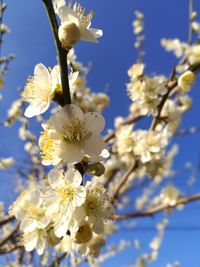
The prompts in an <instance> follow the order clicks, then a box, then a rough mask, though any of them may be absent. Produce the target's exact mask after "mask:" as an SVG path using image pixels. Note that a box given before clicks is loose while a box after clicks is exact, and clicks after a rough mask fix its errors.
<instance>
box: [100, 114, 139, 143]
mask: <svg viewBox="0 0 200 267" xmlns="http://www.w3.org/2000/svg"><path fill="white" fill-rule="evenodd" d="M143 117H144V116H142V115H136V116H130V117H128V118H127V119H126V120H125V121H124V122H123V123H122V124H121V125H120V127H121V126H125V125H129V124H132V123H135V122H137V121H138V120H140V119H142V118H143ZM115 134H116V131H114V130H113V131H112V132H110V133H109V134H107V135H106V136H105V137H104V141H105V142H106V143H108V142H109V141H110V140H112V139H113V138H115Z"/></svg>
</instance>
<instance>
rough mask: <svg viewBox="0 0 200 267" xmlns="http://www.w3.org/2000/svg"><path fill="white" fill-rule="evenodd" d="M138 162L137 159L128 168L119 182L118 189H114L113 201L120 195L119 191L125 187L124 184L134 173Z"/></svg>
mask: <svg viewBox="0 0 200 267" xmlns="http://www.w3.org/2000/svg"><path fill="white" fill-rule="evenodd" d="M137 165H138V162H137V161H135V162H134V163H133V164H132V165H131V166H130V168H129V169H128V171H127V172H126V173H125V174H124V176H123V177H122V180H121V182H120V183H119V185H118V187H117V188H116V190H115V191H114V193H113V195H112V199H111V203H114V201H115V199H116V198H117V197H118V195H119V192H120V190H121V188H122V187H123V185H124V184H126V182H127V180H128V178H129V177H130V175H131V174H132V172H133V171H134V170H135V169H136V168H137Z"/></svg>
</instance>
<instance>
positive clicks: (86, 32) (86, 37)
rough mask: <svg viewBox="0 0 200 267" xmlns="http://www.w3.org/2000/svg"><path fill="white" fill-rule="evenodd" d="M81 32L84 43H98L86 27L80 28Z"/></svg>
mask: <svg viewBox="0 0 200 267" xmlns="http://www.w3.org/2000/svg"><path fill="white" fill-rule="evenodd" d="M80 32H81V38H80V39H81V40H82V41H88V42H93V43H98V41H97V39H96V37H95V35H94V34H93V33H92V32H91V31H90V29H87V28H85V27H80Z"/></svg>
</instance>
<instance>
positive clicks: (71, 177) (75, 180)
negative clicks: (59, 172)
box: [65, 168, 82, 187]
mask: <svg viewBox="0 0 200 267" xmlns="http://www.w3.org/2000/svg"><path fill="white" fill-rule="evenodd" d="M65 181H66V183H67V184H71V185H72V186H75V187H77V186H79V185H80V184H81V182H82V176H81V174H80V172H79V171H77V170H75V169H72V168H70V169H68V170H67V172H66V173H65Z"/></svg>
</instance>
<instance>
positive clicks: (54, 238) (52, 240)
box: [47, 228, 61, 246]
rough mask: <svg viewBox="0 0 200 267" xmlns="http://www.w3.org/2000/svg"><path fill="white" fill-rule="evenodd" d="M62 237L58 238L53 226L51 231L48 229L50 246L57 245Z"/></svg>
mask: <svg viewBox="0 0 200 267" xmlns="http://www.w3.org/2000/svg"><path fill="white" fill-rule="evenodd" d="M60 240H61V239H60V238H58V237H57V236H56V235H55V233H54V230H53V228H51V229H50V230H49V231H48V235H47V242H48V244H49V245H50V246H55V245H57V244H58V243H59V242H60Z"/></svg>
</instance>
